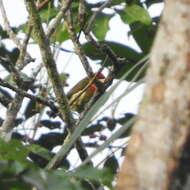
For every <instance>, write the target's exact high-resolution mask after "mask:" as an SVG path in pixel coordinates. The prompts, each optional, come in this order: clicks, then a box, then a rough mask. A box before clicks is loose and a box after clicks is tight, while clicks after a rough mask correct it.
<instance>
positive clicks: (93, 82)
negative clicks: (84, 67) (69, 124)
mask: <svg viewBox="0 0 190 190" xmlns="http://www.w3.org/2000/svg"><path fill="white" fill-rule="evenodd" d="M105 80H106V78H105V76H104V75H103V74H102V73H101V72H98V73H94V74H93V75H92V77H88V76H87V77H85V78H83V79H82V80H81V81H79V82H78V83H77V84H76V85H75V86H74V87H73V88H72V89H71V90H70V91H69V92H68V93H67V98H68V102H69V105H70V108H71V110H72V111H76V112H78V113H81V112H83V111H84V110H85V107H86V105H87V104H88V102H89V101H90V100H91V99H92V98H93V97H94V96H95V94H96V92H97V91H98V90H99V87H98V86H99V85H97V82H99V83H100V84H103V83H104V82H105Z"/></svg>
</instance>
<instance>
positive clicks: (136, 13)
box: [118, 4, 152, 25]
mask: <svg viewBox="0 0 190 190" xmlns="http://www.w3.org/2000/svg"><path fill="white" fill-rule="evenodd" d="M118 13H119V14H120V16H121V18H122V20H123V22H125V23H127V24H131V23H133V22H137V21H139V22H141V23H143V24H146V25H149V24H151V22H152V18H151V17H150V15H149V13H148V11H147V10H146V9H145V8H143V7H141V6H139V5H136V4H132V5H129V6H127V7H126V8H125V9H124V10H122V11H118Z"/></svg>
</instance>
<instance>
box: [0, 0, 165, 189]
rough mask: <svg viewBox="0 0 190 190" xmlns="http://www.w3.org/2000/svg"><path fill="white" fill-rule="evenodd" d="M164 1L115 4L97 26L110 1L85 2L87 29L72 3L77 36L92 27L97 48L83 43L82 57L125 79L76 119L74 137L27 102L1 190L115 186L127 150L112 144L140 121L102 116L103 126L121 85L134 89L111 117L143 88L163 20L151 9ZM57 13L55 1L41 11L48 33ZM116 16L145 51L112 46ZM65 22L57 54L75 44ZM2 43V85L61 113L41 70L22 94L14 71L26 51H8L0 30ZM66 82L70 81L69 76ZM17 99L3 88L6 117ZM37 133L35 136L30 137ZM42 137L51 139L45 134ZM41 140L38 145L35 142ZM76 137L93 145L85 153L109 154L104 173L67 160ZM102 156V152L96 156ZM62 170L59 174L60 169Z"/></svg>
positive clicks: (0, 155) (2, 149) (1, 150)
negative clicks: (58, 155)
mask: <svg viewBox="0 0 190 190" xmlns="http://www.w3.org/2000/svg"><path fill="white" fill-rule="evenodd" d="M158 2H162V1H154V0H151V1H150V0H146V1H143V2H142V1H140V0H115V1H112V3H110V4H109V5H108V8H107V9H109V11H111V13H109V14H108V13H107V12H105V11H99V12H98V14H97V17H96V19H95V20H94V21H93V22H92V23H91V19H92V18H93V16H94V14H96V13H97V12H96V11H97V10H98V9H99V7H101V6H102V5H104V3H105V2H104V1H99V2H97V3H91V2H90V1H88V2H87V1H85V2H84V4H85V7H86V10H85V14H84V15H83V17H84V20H85V22H84V23H83V24H81V23H80V22H81V21H82V17H81V18H79V6H81V5H80V4H79V3H78V1H74V2H73V3H72V4H71V9H72V23H73V25H74V28H73V30H74V32H75V33H76V34H77V35H78V34H80V32H81V31H82V30H83V29H84V28H85V27H87V26H88V25H89V24H92V26H91V28H90V32H91V33H92V34H93V36H94V37H95V41H96V44H95V43H93V42H92V41H86V42H85V43H83V44H81V47H80V48H81V50H82V51H83V53H84V55H85V56H87V57H88V58H89V60H90V64H96V65H98V66H99V67H105V68H107V69H108V70H112V77H113V78H114V79H119V81H118V82H117V83H116V84H115V85H114V86H112V87H111V88H110V89H109V90H108V91H106V93H104V95H102V96H101V97H100V98H98V100H96V103H95V104H94V105H93V106H92V107H91V109H89V110H87V112H84V115H83V116H81V119H80V118H79V119H78V118H77V119H78V120H77V123H78V126H77V129H76V131H74V132H73V134H72V135H71V136H69V135H68V134H69V133H68V131H67V127H68V126H67V125H66V123H65V122H63V121H62V120H60V118H59V117H57V113H54V112H53V111H52V110H50V107H49V106H47V104H46V105H45V104H43V103H42V102H39V101H38V100H37V99H35V98H30V99H27V101H23V102H22V110H24V111H22V110H21V113H20V114H18V115H17V118H16V119H15V121H14V124H13V125H14V131H12V140H11V141H10V142H5V141H4V140H0V168H1V169H0V186H1V187H2V189H7V190H18V189H19V190H22V189H23V190H26V189H32V188H33V187H34V186H35V187H37V188H38V189H39V190H43V189H47V190H48V189H49V190H50V189H58V190H59V189H63V187H64V188H65V189H73V190H74V189H77V190H78V189H79V190H80V189H81V190H82V189H95V188H97V187H99V186H106V187H108V188H110V189H112V188H113V187H112V185H113V184H112V181H113V180H114V177H115V175H116V174H117V171H118V167H119V159H120V157H121V156H122V154H123V150H124V148H125V146H124V145H121V146H119V147H118V148H116V149H115V148H114V145H113V146H112V143H113V142H116V141H117V140H121V139H126V138H127V137H129V135H130V131H131V129H132V126H133V122H134V118H135V114H133V113H123V115H122V116H120V117H118V118H115V117H111V116H106V117H105V116H103V117H102V116H101V114H99V117H98V119H97V114H98V113H99V112H98V111H99V110H101V109H102V108H103V105H105V102H106V101H107V99H108V98H109V97H110V96H111V95H112V94H113V92H114V91H115V90H116V89H117V87H118V86H119V85H120V83H121V81H122V80H125V81H128V82H131V84H132V85H131V87H127V88H126V90H125V93H124V94H122V95H121V96H120V97H119V98H117V99H116V100H115V102H112V103H111V104H112V105H110V106H108V108H106V109H107V110H108V109H109V108H110V107H111V106H113V105H116V104H117V103H118V102H119V101H120V99H121V98H122V97H123V96H125V95H127V94H128V93H129V92H131V91H132V90H133V89H134V88H135V87H136V86H138V84H141V83H140V82H139V81H141V80H142V79H143V77H144V75H145V72H146V68H147V64H146V61H145V60H144V59H143V58H144V57H145V56H146V55H148V53H149V51H150V48H151V45H152V43H153V39H154V36H155V33H156V30H157V27H158V21H159V18H151V17H150V15H149V13H148V10H147V9H148V7H150V6H151V5H154V4H156V3H158ZM59 9H60V5H59V4H58V5H57V4H56V3H54V1H49V3H47V4H45V5H44V6H42V7H41V8H40V9H39V11H38V12H39V15H40V18H41V22H42V23H43V25H44V26H49V25H50V24H51V23H52V22H53V21H54V19H55V18H56V16H57V15H58V14H59ZM115 15H119V16H120V18H121V20H122V21H123V22H124V23H125V24H126V25H128V26H129V28H130V31H129V33H128V34H126V35H129V36H131V37H133V38H134V40H135V42H136V44H137V45H138V46H139V48H140V50H141V51H140V52H139V51H137V50H135V49H133V48H132V47H130V46H129V45H126V44H120V43H118V42H113V41H107V40H106V34H107V33H108V31H109V30H110V28H109V22H110V20H111V19H112V18H113V17H114V16H115ZM65 19H66V18H64V19H62V20H61V23H60V24H59V25H57V26H56V28H55V30H54V32H53V34H52V35H51V36H50V37H49V38H48V40H49V41H50V45H51V46H52V47H55V48H57V47H59V45H60V44H61V43H63V42H65V41H67V40H69V39H71V38H72V35H71V33H70V32H69V30H68V27H69V26H68V24H67V23H66V22H65ZM116 27H117V26H116ZM11 29H12V30H13V31H14V32H15V33H18V32H22V33H24V34H28V21H27V22H26V23H22V25H20V26H17V27H12V28H11ZM0 37H1V39H2V43H1V44H0V64H1V68H2V70H3V72H4V73H6V77H4V78H2V81H4V82H7V83H8V84H10V85H12V86H13V88H14V87H15V88H18V89H20V90H22V91H24V92H26V91H27V90H28V91H27V92H28V93H30V94H32V95H33V96H34V97H39V98H44V99H45V100H47V101H48V103H49V104H51V103H53V104H54V105H56V106H57V104H56V99H55V96H54V94H53V93H52V88H51V85H49V84H48V83H49V82H48V79H47V80H46V81H45V82H42V80H40V77H39V73H40V72H44V70H43V69H44V66H43V65H41V66H40V67H39V68H37V70H36V71H35V72H34V73H33V75H34V82H33V83H32V84H30V85H27V88H23V86H22V85H20V84H19V83H18V81H17V80H15V75H14V74H13V73H14V72H13V71H14V69H13V68H14V67H15V68H18V67H17V65H16V63H17V61H18V59H19V56H20V52H21V49H19V47H15V48H13V49H12V50H10V49H8V48H7V47H6V40H7V39H9V35H8V33H7V32H6V31H5V30H3V28H2V27H0ZM30 38H31V39H30V40H31V42H32V44H36V42H35V37H34V33H32V34H31V37H30ZM79 38H80V36H79ZM29 45H30V44H29ZM105 46H106V47H108V48H110V49H111V51H112V52H113V55H114V59H116V62H114V61H113V59H112V57H111V56H109V55H108V53H106V50H105V49H104V47H105ZM57 49H58V48H57ZM32 61H34V60H32ZM32 61H31V60H30V61H29V63H27V64H26V65H25V67H27V66H28V65H30V64H32ZM60 67H61V66H60ZM19 69H20V68H18V70H19ZM20 70H21V69H20ZM20 70H19V75H20V77H21V79H22V77H23V76H24V77H26V78H27V77H28V78H29V79H30V77H29V76H28V73H27V72H25V70H22V71H20ZM73 72H74V71H73ZM45 75H46V74H44V73H43V77H42V78H43V80H44V79H45ZM16 77H17V75H16ZM0 78H1V77H0ZM63 78H64V79H63ZM66 78H69V76H67V77H66ZM66 78H65V76H64V77H63V76H60V79H61V81H62V83H63V86H66V85H67V82H66ZM134 82H136V83H134ZM7 83H6V84H7ZM2 84H3V83H1V85H2ZM133 84H134V85H133ZM12 90H13V89H12ZM13 100H14V94H13V93H12V91H9V90H7V88H3V85H2V87H0V103H1V107H4V109H6V110H8V108H9V105H10V104H11V102H12V101H13ZM49 104H48V105H49ZM1 117H2V118H0V123H1V124H2V123H3V122H4V121H5V120H6V117H3V116H1ZM28 125H29V126H30V127H28ZM0 129H1V128H0ZM31 129H32V130H33V132H32V133H30V132H28V131H29V130H31ZM27 130H28V131H27ZM43 130H45V131H48V132H47V133H43V132H40V131H43ZM31 134H32V135H31ZM36 134H37V136H38V138H37V137H36V138H35V136H36ZM68 136H69V137H68ZM78 137H84V138H88V141H89V142H85V143H84V145H85V148H88V147H90V148H92V149H93V150H94V151H96V150H101V149H103V150H105V149H107V150H108V152H109V154H108V155H107V156H106V157H105V158H102V160H101V163H102V164H100V165H101V167H99V168H98V167H92V166H90V165H88V164H84V165H85V166H81V167H78V166H75V165H74V163H73V161H72V159H71V158H70V157H69V156H68V155H69V154H68V152H70V151H71V150H74V149H75V148H74V144H75V141H76V139H77V138H78ZM107 140H108V141H107ZM64 141H66V142H67V141H68V142H69V143H70V144H69V143H66V144H65V145H64V146H65V149H64V150H63V151H64V157H62V158H61V160H60V161H59V163H57V165H56V167H55V170H47V169H45V167H47V165H48V163H49V162H50V161H51V160H52V158H53V157H54V156H55V155H56V153H55V151H53V150H54V148H55V147H57V146H60V145H62V144H63V142H64ZM125 141H126V140H124V142H125ZM106 142H110V143H111V144H106ZM97 148H98V149H97ZM67 149H68V150H67ZM115 150H117V151H118V150H119V152H120V153H119V156H118V154H117V153H115ZM99 152H100V151H97V154H98V153H99ZM87 159H88V158H87ZM83 163H87V161H86V162H85V160H82V163H81V165H83ZM94 165H95V164H94ZM57 168H59V169H58V170H56V169H57ZM100 168H101V169H100Z"/></svg>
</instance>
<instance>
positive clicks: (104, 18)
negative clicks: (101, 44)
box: [92, 13, 113, 40]
mask: <svg viewBox="0 0 190 190" xmlns="http://www.w3.org/2000/svg"><path fill="white" fill-rule="evenodd" d="M112 16H113V15H108V14H104V13H101V14H99V15H98V16H97V17H96V22H95V23H94V25H93V29H92V31H93V33H94V35H95V36H96V37H97V38H98V40H104V39H105V36H106V33H107V32H108V30H109V24H108V23H109V20H110V18H111V17H112Z"/></svg>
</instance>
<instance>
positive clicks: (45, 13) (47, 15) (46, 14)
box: [40, 7, 58, 22]
mask: <svg viewBox="0 0 190 190" xmlns="http://www.w3.org/2000/svg"><path fill="white" fill-rule="evenodd" d="M57 13H58V10H57V9H56V8H50V7H48V8H46V9H42V10H41V11H40V17H41V19H42V21H43V22H48V21H49V20H50V19H52V18H54V17H55V16H56V15H57Z"/></svg>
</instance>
